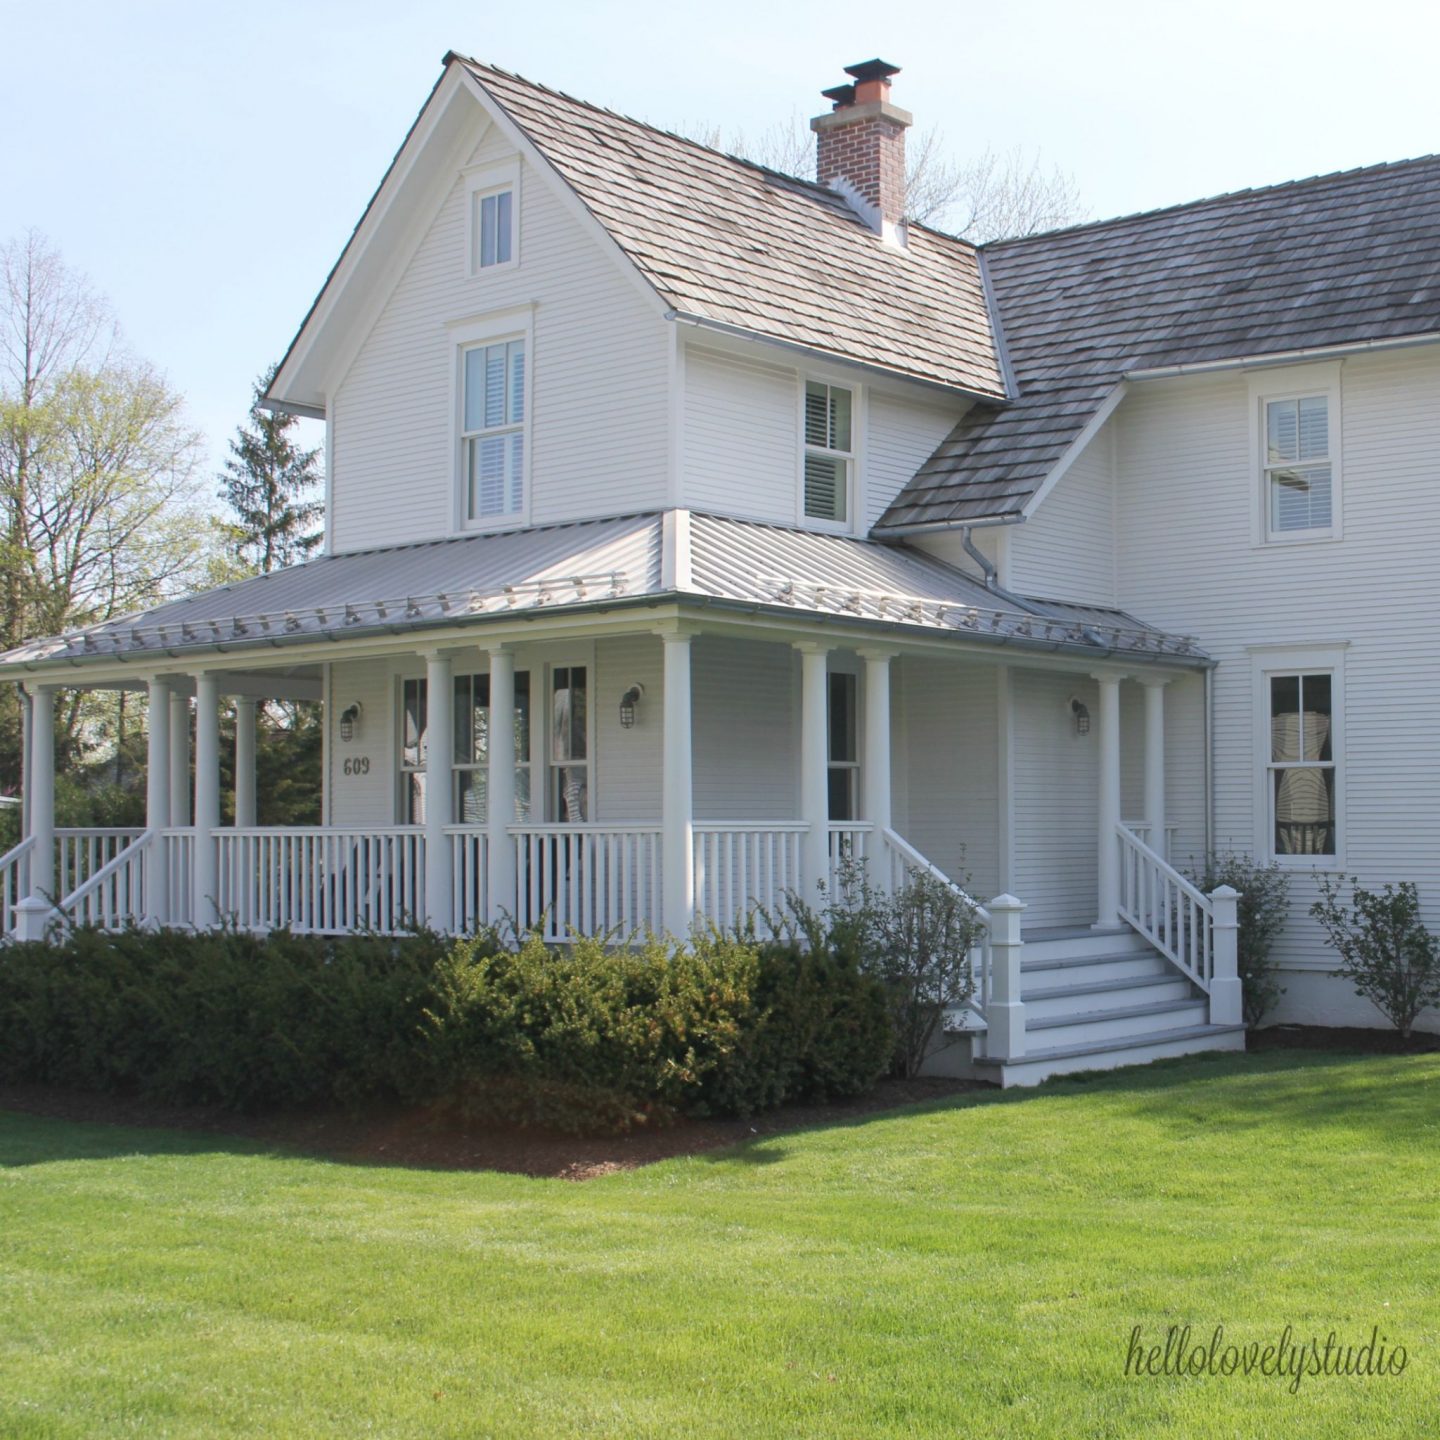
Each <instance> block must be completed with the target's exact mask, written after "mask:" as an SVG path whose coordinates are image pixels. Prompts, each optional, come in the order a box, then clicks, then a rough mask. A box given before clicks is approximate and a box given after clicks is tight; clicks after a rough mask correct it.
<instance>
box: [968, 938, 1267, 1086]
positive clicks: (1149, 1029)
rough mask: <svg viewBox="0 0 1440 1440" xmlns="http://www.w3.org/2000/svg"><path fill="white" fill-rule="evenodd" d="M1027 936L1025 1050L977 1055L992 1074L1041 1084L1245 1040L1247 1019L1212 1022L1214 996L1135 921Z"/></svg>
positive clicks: (978, 1069)
mask: <svg viewBox="0 0 1440 1440" xmlns="http://www.w3.org/2000/svg"><path fill="white" fill-rule="evenodd" d="M1024 939H1025V948H1024V949H1023V950H1022V951H1021V956H1020V998H1021V1000H1022V1002H1023V1003H1024V1005H1025V1040H1026V1044H1025V1053H1024V1054H1023V1055H1019V1056H1016V1057H1014V1058H1011V1057H1008V1056H985V1055H979V1056H976V1057H975V1058H974V1061H973V1065H974V1073H975V1074H976V1075H977V1076H979V1077H980V1078H982V1079H984V1078H989V1079H994V1080H998V1081H999V1083H1000V1084H1001V1085H1002V1086H1005V1087H1007V1088H1008V1087H1010V1086H1014V1085H1038V1084H1040V1082H1041V1081H1043V1080H1046V1079H1049V1077H1050V1076H1052V1075H1065V1074H1073V1073H1075V1072H1078V1071H1083V1070H1113V1069H1117V1068H1118V1067H1120V1066H1122V1065H1143V1064H1145V1063H1147V1062H1149V1061H1151V1060H1160V1059H1165V1058H1168V1057H1170V1056H1176V1055H1191V1054H1195V1053H1196V1052H1199V1051H1203V1050H1243V1049H1244V1048H1245V1029H1244V1026H1241V1025H1233V1026H1232V1025H1211V1024H1210V1023H1209V1000H1208V998H1207V997H1206V996H1204V995H1203V994H1201V992H1200V991H1199V990H1197V989H1196V987H1195V986H1193V985H1192V984H1191V983H1190V981H1189V980H1188V979H1187V978H1186V977H1185V976H1184V975H1182V974H1181V973H1180V972H1179V971H1178V970H1177V969H1176V968H1175V967H1174V966H1173V965H1171V964H1170V962H1169V961H1168V960H1166V959H1165V957H1164V956H1163V955H1161V954H1159V953H1158V952H1157V951H1156V950H1154V949H1152V948H1151V946H1150V945H1149V944H1148V943H1147V942H1146V941H1145V940H1144V939H1143V938H1142V937H1141V936H1139V935H1137V934H1136V933H1135V932H1134V931H1133V930H1129V929H1124V930H1118V929H1115V930H1109V929H1107V930H1098V929H1092V928H1090V927H1078V926H1077V927H1074V928H1068V929H1055V930H1032V931H1029V932H1027V933H1026V934H1025V936H1024ZM976 1048H977V1049H979V1048H982V1046H981V1045H980V1044H977V1045H976Z"/></svg>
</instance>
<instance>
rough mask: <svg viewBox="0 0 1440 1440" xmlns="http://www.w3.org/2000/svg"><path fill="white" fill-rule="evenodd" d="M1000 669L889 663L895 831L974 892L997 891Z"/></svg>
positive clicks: (929, 662)
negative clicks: (894, 715)
mask: <svg viewBox="0 0 1440 1440" xmlns="http://www.w3.org/2000/svg"><path fill="white" fill-rule="evenodd" d="M997 673H998V672H997V671H996V670H995V669H994V667H992V666H984V665H967V664H965V663H964V662H962V661H955V660H917V659H912V658H910V657H908V656H907V657H905V658H903V659H901V660H898V661H896V662H894V664H893V665H892V690H893V692H894V695H895V703H894V706H893V707H892V708H895V709H897V710H898V722H899V723H898V724H896V725H895V727H894V729H893V730H892V737H893V742H894V743H895V745H896V746H897V747H898V748H899V749H900V751H901V760H900V765H899V768H900V769H901V770H902V771H903V772H904V774H903V781H902V783H901V784H899V785H897V786H896V787H895V789H894V792H893V793H892V797H891V801H892V805H893V807H894V816H895V822H896V823H895V829H896V830H897V831H898V832H899V833H900V834H901V835H902V836H903V837H904V838H905V840H906V841H907V842H908V843H909V844H911V845H913V846H914V847H915V849H917V850H918V851H920V853H921V854H922V855H924V856H925V857H926V859H928V860H930V861H931V862H932V863H933V864H935V865H938V866H939V867H940V869H942V870H943V871H944V872H945V873H946V874H947V875H949V876H950V877H951V878H952V879H954V880H956V881H957V882H961V883H964V884H966V885H967V886H969V887H971V888H972V890H973V892H974V893H978V894H983V895H994V894H995V893H997V891H998V890H999V888H1000V869H999V845H1000V825H999V813H1000V812H999V806H1000V744H999V723H998V715H999V708H998V707H999V701H998V694H997V683H996V677H997Z"/></svg>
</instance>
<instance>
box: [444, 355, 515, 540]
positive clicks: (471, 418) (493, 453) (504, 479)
mask: <svg viewBox="0 0 1440 1440" xmlns="http://www.w3.org/2000/svg"><path fill="white" fill-rule="evenodd" d="M461 354H462V360H463V365H464V376H463V389H464V396H463V412H464V413H463V419H462V425H461V436H460V444H461V450H462V452H463V457H464V473H465V493H466V502H465V503H466V513H467V515H468V517H469V518H470V519H471V520H497V519H507V518H513V517H517V516H519V515H520V514H521V513H522V512H523V509H524V504H525V341H524V339H523V338H519V337H517V338H514V339H507V340H497V341H495V342H494V343H493V344H485V345H473V346H471V347H470V348H469V349H466V350H464V351H462V352H461Z"/></svg>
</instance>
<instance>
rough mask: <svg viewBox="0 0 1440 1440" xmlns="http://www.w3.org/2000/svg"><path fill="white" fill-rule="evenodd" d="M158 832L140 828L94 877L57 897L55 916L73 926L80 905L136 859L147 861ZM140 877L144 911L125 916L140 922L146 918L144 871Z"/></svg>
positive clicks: (64, 923)
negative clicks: (66, 893) (64, 894)
mask: <svg viewBox="0 0 1440 1440" xmlns="http://www.w3.org/2000/svg"><path fill="white" fill-rule="evenodd" d="M157 833H158V832H157V831H154V830H142V831H140V833H139V834H138V835H137V836H136V837H135V839H133V840H132V841H131V842H130V843H129V844H128V845H127V846H126V847H125V848H124V849H123V850H122V851H120V853H119V854H118V855H116V856H115V858H114V859H113V860H111V861H109V862H108V863H107V864H105V865H102V866H101V867H100V868H99V869H98V870H97V871H96V872H95V873H94V874H93V875H92V876H90V878H89V879H88V880H86V881H85V882H84V884H82V885H77V886H76V887H75V889H74V890H72V891H71V892H70V893H69V894H68V895H66V896H64V897H63V898H62V899H60V900H58V901H57V902H56V904H55V915H56V917H57V919H58V920H59V922H60V923H61V925H62V926H67V927H68V926H70V925H73V924H74V923H75V917H76V915H77V913H78V912H79V910H80V908H81V906H83V905H84V904H85V902H86V901H87V900H89V898H90V897H91V896H92V895H94V894H95V893H96V892H97V891H100V890H102V889H103V888H104V887H105V886H106V885H107V884H109V882H110V881H111V880H112V879H113V878H114V877H115V876H116V875H118V874H119V873H120V872H121V871H122V870H125V869H127V868H128V867H129V866H131V865H133V864H134V863H135V862H136V861H143V860H145V859H146V857H147V855H148V852H149V848H150V846H151V844H152V843H153V842H154V839H155V836H156V834H157ZM140 878H141V882H142V886H141V889H142V901H141V910H142V913H141V914H139V915H136V914H134V913H131V914H129V915H127V916H125V917H124V918H125V919H126V920H130V921H136V922H138V921H140V920H143V919H144V915H143V909H144V901H143V882H144V871H143V870H142V871H141V875H140Z"/></svg>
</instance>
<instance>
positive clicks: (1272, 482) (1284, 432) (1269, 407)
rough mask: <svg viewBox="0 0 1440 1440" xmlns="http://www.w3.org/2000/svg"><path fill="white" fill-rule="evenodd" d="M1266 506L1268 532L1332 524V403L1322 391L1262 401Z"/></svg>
mask: <svg viewBox="0 0 1440 1440" xmlns="http://www.w3.org/2000/svg"><path fill="white" fill-rule="evenodd" d="M1264 469H1265V504H1266V515H1267V520H1266V525H1267V529H1268V532H1269V534H1270V535H1271V536H1272V537H1273V536H1283V535H1288V534H1292V533H1294V532H1297V531H1302V532H1303V531H1325V532H1328V531H1329V530H1330V528H1331V520H1332V505H1333V494H1332V489H1333V485H1332V481H1333V470H1332V467H1331V463H1330V402H1329V399H1328V397H1327V396H1324V395H1307V396H1303V397H1301V398H1298V399H1294V400H1290V399H1286V400H1267V401H1266V402H1265V462H1264Z"/></svg>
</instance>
